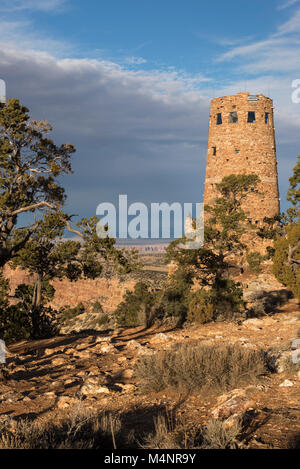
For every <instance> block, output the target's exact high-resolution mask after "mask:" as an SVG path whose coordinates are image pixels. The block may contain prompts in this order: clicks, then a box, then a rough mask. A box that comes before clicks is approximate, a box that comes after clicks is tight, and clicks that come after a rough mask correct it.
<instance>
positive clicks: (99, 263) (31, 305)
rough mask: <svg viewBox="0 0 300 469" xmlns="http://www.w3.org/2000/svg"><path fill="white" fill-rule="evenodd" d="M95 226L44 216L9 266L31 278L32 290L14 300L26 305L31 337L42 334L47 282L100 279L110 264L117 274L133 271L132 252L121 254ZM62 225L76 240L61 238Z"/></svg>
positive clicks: (49, 290)
mask: <svg viewBox="0 0 300 469" xmlns="http://www.w3.org/2000/svg"><path fill="white" fill-rule="evenodd" d="M98 222H99V220H98V218H97V217H92V218H90V219H87V218H83V219H82V220H80V221H79V222H78V223H77V228H76V229H75V228H71V225H70V222H69V219H68V218H67V216H66V214H63V213H62V212H48V213H46V214H44V216H43V218H42V219H41V220H39V221H38V223H37V228H36V230H35V232H34V233H33V234H32V236H31V239H30V240H28V241H27V243H26V245H25V246H24V247H23V248H22V249H20V250H19V251H18V254H16V255H15V257H14V259H13V260H12V261H11V262H10V265H11V267H13V268H16V267H17V266H19V267H21V268H22V269H25V270H27V271H28V272H29V273H30V274H31V275H32V276H33V278H34V283H33V286H31V285H20V286H19V287H18V289H17V291H16V294H17V296H18V297H19V298H23V302H25V303H27V308H28V312H29V314H30V316H31V321H32V335H33V336H34V337H39V336H41V334H42V329H43V321H44V319H45V317H44V311H45V309H44V305H45V304H46V303H47V302H48V301H49V300H51V299H52V298H53V296H54V292H55V290H54V287H53V286H52V285H51V284H50V281H51V280H53V279H59V280H62V279H63V278H67V279H68V280H70V281H71V282H74V281H76V280H78V279H80V278H89V279H95V278H97V277H99V276H100V275H101V273H102V269H103V264H104V262H111V263H112V264H113V265H114V268H115V271H117V272H119V273H127V272H129V271H131V270H133V269H135V268H137V266H138V261H137V256H136V253H135V252H133V253H125V252H124V251H121V250H119V249H117V248H116V247H115V240H114V239H112V238H108V237H103V238H100V237H99V236H98V234H97V231H96V227H97V223H98ZM66 225H68V227H69V230H70V231H72V232H73V233H76V234H77V237H78V239H64V238H63V235H64V230H65V227H66ZM28 298H29V299H30V301H29V302H28ZM46 313H49V309H46Z"/></svg>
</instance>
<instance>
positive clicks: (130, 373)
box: [122, 368, 133, 379]
mask: <svg viewBox="0 0 300 469" xmlns="http://www.w3.org/2000/svg"><path fill="white" fill-rule="evenodd" d="M132 376H133V370H131V369H130V368H127V369H126V370H124V371H123V372H122V377H123V378H125V379H129V378H132Z"/></svg>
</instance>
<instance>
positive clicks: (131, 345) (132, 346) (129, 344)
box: [127, 339, 144, 349]
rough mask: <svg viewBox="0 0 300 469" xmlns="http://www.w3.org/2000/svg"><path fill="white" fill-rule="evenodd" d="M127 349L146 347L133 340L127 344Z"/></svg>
mask: <svg viewBox="0 0 300 469" xmlns="http://www.w3.org/2000/svg"><path fill="white" fill-rule="evenodd" d="M127 347H130V348H133V349H143V348H144V347H143V346H142V345H141V344H140V343H139V342H137V341H136V340H134V339H132V340H129V342H127Z"/></svg>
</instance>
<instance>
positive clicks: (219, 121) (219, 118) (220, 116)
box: [217, 112, 222, 125]
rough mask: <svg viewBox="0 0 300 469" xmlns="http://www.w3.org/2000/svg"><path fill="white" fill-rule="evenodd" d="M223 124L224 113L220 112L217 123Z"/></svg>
mask: <svg viewBox="0 0 300 469" xmlns="http://www.w3.org/2000/svg"><path fill="white" fill-rule="evenodd" d="M220 124H222V114H221V113H220V112H219V113H218V114H217V125H220Z"/></svg>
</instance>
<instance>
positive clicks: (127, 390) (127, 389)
mask: <svg viewBox="0 0 300 469" xmlns="http://www.w3.org/2000/svg"><path fill="white" fill-rule="evenodd" d="M116 385H117V386H119V387H120V388H121V389H122V392H124V393H130V392H134V391H135V390H136V386H135V385H134V384H123V383H116Z"/></svg>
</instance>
